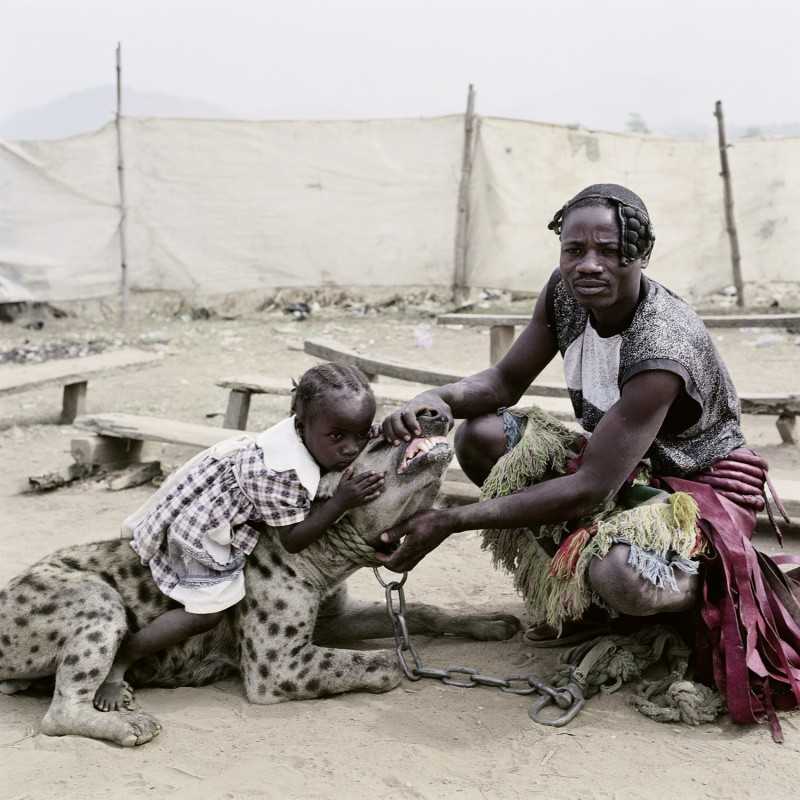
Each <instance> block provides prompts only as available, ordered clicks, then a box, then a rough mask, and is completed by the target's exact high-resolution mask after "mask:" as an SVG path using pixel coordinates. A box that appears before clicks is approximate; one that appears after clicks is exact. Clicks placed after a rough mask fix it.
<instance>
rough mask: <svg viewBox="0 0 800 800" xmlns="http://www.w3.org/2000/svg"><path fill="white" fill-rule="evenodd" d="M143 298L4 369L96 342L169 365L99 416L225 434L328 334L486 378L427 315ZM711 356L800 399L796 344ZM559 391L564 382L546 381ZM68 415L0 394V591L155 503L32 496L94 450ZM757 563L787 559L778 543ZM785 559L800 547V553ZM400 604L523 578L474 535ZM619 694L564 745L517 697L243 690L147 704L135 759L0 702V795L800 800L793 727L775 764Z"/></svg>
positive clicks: (472, 602) (431, 643)
mask: <svg viewBox="0 0 800 800" xmlns="http://www.w3.org/2000/svg"><path fill="white" fill-rule="evenodd" d="M135 301H136V304H135V307H134V309H133V313H132V318H131V320H130V322H129V325H128V326H127V328H126V329H125V331H124V332H123V331H121V330H120V329H119V328H118V327H116V325H115V323H114V322H113V320H112V319H110V318H108V319H107V318H106V317H111V316H112V315H111V312H110V311H106V312H105V313H104V308H103V307H102V306H100V305H96V304H95V305H92V304H84V305H82V306H80V307H76V308H78V310H79V311H80V314H81V315H80V316H79V317H69V318H64V319H51V318H47V319H46V322H45V326H44V328H43V329H42V330H29V329H26V328H24V327H22V325H21V324H19V323H15V324H12V325H3V326H2V327H0V352H8V351H10V350H11V349H12V348H15V347H20V346H23V345H25V346H27V347H28V348H31V347H33V348H35V347H37V346H41V345H44V344H46V343H55V342H65V341H70V342H78V343H80V342H84V343H85V342H88V341H90V340H97V339H102V340H103V344H108V345H109V346H118V345H121V344H123V343H125V344H130V345H135V346H139V347H142V348H144V349H148V350H157V351H160V352H163V354H164V359H163V362H162V363H161V364H160V365H158V366H156V367H152V368H147V369H146V370H142V371H133V372H127V373H122V374H118V375H114V376H108V377H104V378H100V379H97V380H94V381H92V382H90V386H89V398H88V404H89V410H90V411H126V412H131V413H140V414H151V415H157V416H165V417H170V418H173V419H178V420H184V421H188V422H197V423H207V424H212V425H219V424H220V423H221V414H222V412H223V411H224V408H225V400H226V398H225V392H224V391H223V390H222V389H219V388H217V387H216V386H215V385H214V383H215V381H216V380H218V379H220V378H223V377H226V376H230V375H236V374H241V373H253V372H260V373H264V374H267V375H270V376H273V377H283V378H286V380H287V382H288V381H289V379H290V378H291V377H292V376H298V375H299V374H300V373H301V372H302V371H303V370H304V369H305V368H307V367H309V366H311V365H312V364H313V363H315V362H314V360H313V359H312V358H310V357H308V356H306V355H305V354H303V353H302V352H298V350H297V349H296V348H297V347H298V346H299V345H300V344H301V342H302V339H303V338H304V337H309V336H325V337H328V338H332V339H335V340H338V341H340V342H342V343H343V344H347V345H349V346H352V347H355V348H357V349H359V350H361V351H363V352H370V353H372V354H386V355H388V356H393V357H396V358H403V359H404V360H406V361H409V362H416V363H420V364H425V365H431V366H434V365H439V366H442V367H446V368H448V369H450V370H456V369H458V370H463V371H468V370H476V369H478V368H480V367H482V366H484V365H485V364H486V362H487V359H488V338H489V337H488V334H487V332H485V331H481V330H477V329H469V328H464V329H462V330H456V329H450V328H441V327H437V326H436V325H435V321H434V320H432V319H431V318H430V317H424V316H416V317H415V316H413V315H407V314H398V313H394V314H392V313H388V312H386V313H382V314H379V315H369V314H367V315H366V316H364V315H360V314H357V313H354V312H353V311H347V312H341V311H340V312H333V311H324V310H323V311H315V313H312V314H311V316H310V318H309V319H307V320H306V321H303V322H294V321H292V320H291V319H289V318H288V317H286V316H282V315H280V314H279V313H278V314H263V313H260V314H259V313H255V312H254V311H249V312H247V313H245V314H244V315H242V316H239V317H238V318H236V319H231V320H224V319H219V318H212V319H209V320H202V319H200V320H197V319H195V320H193V319H191V317H192V314H191V311H190V310H187V309H186V308H183V309H180V310H179V312H178V315H177V316H176V315H174V314H171V313H167V312H168V311H170V310H171V307H170V306H169V305H168V304H167V305H164V304H162V305H158V304H154V303H152V302H150V301H148V302H145V299H142V298H135ZM172 310H174V309H172ZM520 310H522V308H520ZM195 316H197V315H195ZM715 339H716V341H717V344H718V346H719V348H720V350H721V351H722V353H723V355H724V357H725V359H726V361H727V363H728V365H729V367H730V369H731V372H732V374H733V377H734V380H735V382H736V384H737V386H738V387H739V388H740V390H750V391H769V390H786V388H787V385H788V384H790V383H791V384H795V385H796V383H797V380H798V375H800V369H798V367H800V347H798V337H797V336H791V335H788V334H785V333H783V332H776V331H769V330H760V331H721V332H719V333H717V334H715ZM26 340H27V345H26ZM426 344H430V347H425V346H424V345H426ZM417 345H423V346H417ZM0 368H1V367H0ZM560 377H561V376H560V364H554V365H552V366H551V368H550V369H549V370H548V372H547V374H546V375H545V378H546V379H554V380H558V379H559V378H560ZM795 388H796V386H795ZM59 405H60V392H59V390H58V389H56V388H53V387H49V388H44V389H41V390H37V391H32V392H28V393H25V394H21V395H17V396H14V397H4V398H0V453H2V463H3V469H2V472H0V498H1V499H0V508H2V526H1V527H0V583H5V581H7V580H8V579H9V578H11V577H12V576H13V575H15V574H16V573H17V572H18V571H20V570H21V569H22V568H24V567H25V566H27V565H28V564H30V563H32V562H33V561H35V560H36V559H38V558H40V557H41V556H43V555H44V554H46V553H48V552H49V551H51V550H52V549H54V548H56V547H60V546H63V545H66V544H72V543H77V542H88V541H92V540H96V539H100V538H106V537H113V536H115V535H116V534H117V531H118V528H119V523H120V520H121V519H122V518H123V517H124V516H125V514H126V513H128V512H129V511H130V510H131V509H133V508H135V507H136V506H137V505H138V504H140V503H141V502H142V500H143V499H144V498H145V497H146V496H147V494H148V491H149V489H148V488H144V487H140V488H137V489H131V490H127V491H121V492H110V491H108V490H107V489H106V488H105V487H104V486H103V485H102V484H99V483H93V482H84V483H80V484H76V485H72V486H70V487H67V488H64V489H61V490H58V491H56V492H53V493H50V494H43V495H33V494H26V493H21V489H22V488H23V487H24V486H25V484H26V479H27V476H29V475H36V474H40V473H44V472H48V471H51V470H53V469H55V468H57V467H60V466H66V465H67V464H69V463H70V457H69V443H70V439H71V438H73V437H75V436H80V435H83V434H81V433H80V432H77V431H76V430H74V429H72V428H70V427H66V426H59V425H57V424H56V423H57V412H58V410H59ZM286 405H287V403H286V398H273V399H270V398H267V397H257V398H255V399H254V402H253V408H252V411H251V416H250V427H251V428H253V429H255V428H260V427H265V426H267V425H270V424H272V423H274V422H276V421H277V420H278V419H280V418H281V417H282V416H283V415H284V414H285V412H286ZM745 429H746V434H747V436H748V439H749V441H750V442H751V444H753V445H754V446H755V447H757V448H758V449H760V450H761V452H763V453H764V454H765V455H766V456H767V458H768V459H769V460H770V462H771V464H772V469H773V472H774V473H775V474H776V475H778V476H780V477H784V478H794V479H795V480H796V479H797V475H798V465H800V453H798V449H799V448H797V447H787V446H780V445H779V444H778V442H779V438H778V435H777V432H776V431H775V428H774V425H773V421H772V420H771V419H767V418H754V417H749V418H746V420H745ZM148 451H149V453H150V454H152V455H154V457H158V458H161V459H162V462H163V463H164V465H165V467H167V468H169V467H171V466H174V465H176V464H178V463H180V461H181V460H182V459H183V458H184V457H186V456H188V455H189V454H190V453H189V451H186V450H182V449H181V448H177V447H172V446H161V445H149V446H148ZM763 546H764V548H765V549H768V550H774V549H775V546H774V545H773V544H772V543H770V542H767V541H764V543H763ZM790 548H791V549H793V550H795V551H800V541H798V540H797V539H795V540H794V541H792V542H791V543H790ZM351 591H352V593H353V594H354V595H356V596H358V597H363V598H368V599H379V598H380V596H381V595H380V591H379V588H378V586H377V584H376V582H375V580H374V578H373V576H372V574H371V573H370V572H368V571H363V572H361V573H359V574H357V575H356V576H355V577H354V578H353V579H352V580H351ZM408 599H409V600H410V601H413V600H420V601H424V602H428V603H436V604H439V605H441V606H445V607H448V608H452V609H464V610H470V611H478V610H485V611H495V610H503V611H508V612H511V613H515V614H517V615H520V616H522V614H523V609H522V605H521V603H520V600H519V598H518V597H517V596H516V594H515V592H514V591H513V588H512V586H511V582H510V579H509V578H508V577H507V576H506V575H504V574H502V573H499V572H497V571H495V570H494V569H493V568H492V566H491V563H490V559H489V557H488V556H487V554H486V553H484V552H482V551H481V549H480V546H479V538H478V534H477V533H467V534H460V535H457V536H454V537H453V538H452V539H451V540H450V541H449V542H447V543H446V544H445V545H443V546H442V547H441V548H440V549H439V550H438V551H436V552H435V553H433V554H432V555H431V556H430V557H429V558H428V559H426V560H425V561H424V562H423V563H422V564H421V565H420V566H419V567H418V568H417V569H416V570H415V571H414V573H413V575H412V576H410V578H409V583H408ZM381 644H384V645H385V644H386V643H381ZM372 645H373V643H370V646H372ZM417 646H418V649H419V651H420V653H421V655H422V657H423V659H424V661H425V662H426V663H430V664H431V665H436V666H443V665H447V664H453V663H457V664H467V665H470V666H476V667H480V668H481V670H482V671H485V672H491V673H492V674H497V675H508V674H512V673H515V672H520V671H523V672H527V671H533V672H536V673H539V674H541V675H547V674H548V673H549V671H550V670H551V668H552V666H553V664H554V658H555V656H554V655H553V654H547V655H543V654H541V653H536V654H535V653H534V652H533V651H532V650H531V649H530V648H529V647H528V646H526V645H525V643H524V642H523V641H522V640H520V639H515V640H512V641H509V642H503V643H476V642H470V641H462V640H457V639H439V640H437V639H432V638H425V637H420V638H419V639H418V641H417ZM626 695H627V693H626V692H625V691H622V692H620V693H618V694H615V695H613V696H600V697H596V698H593V699H592V700H591V701H590V702H589V704H588V706H587V708H586V709H585V710H584V711H583V713H582V714H581V715H580V717H579V718H578V719H576V720H575V721H574V722H573V723H572V724H571V725H570V726H569V727H568V728H565V729H554V728H544V727H540V726H537V725H535V724H534V723H532V722H531V721H530V720H529V719H528V716H527V713H526V712H527V701H526V700H525V699H524V698H519V697H514V696H509V695H504V694H501V693H499V692H496V691H493V690H489V689H474V690H472V691H466V690H459V689H455V688H450V687H446V686H442V685H440V684H438V683H436V682H431V681H422V682H419V683H414V684H412V683H408V682H405V683H404V684H402V686H401V687H400V688H398V689H396V690H394V691H391V692H389V693H387V694H383V695H370V694H352V695H345V696H341V697H336V698H332V699H326V700H318V701H310V702H304V703H285V704H282V705H278V706H267V707H259V706H255V705H250V704H249V703H248V702H247V701H246V700H245V699H244V697H243V694H242V690H241V686H240V684H239V683H238V682H237V681H229V682H225V683H220V684H216V685H213V686H208V687H204V688H199V689H179V690H159V689H155V690H153V689H151V690H142V691H140V692H139V701H140V703H141V704H142V706H143V707H144V708H145V709H146V710H149V711H151V712H154V713H155V714H156V715H157V716H158V717H159V719H160V721H161V722H162V724H163V732H162V733H161V735H160V736H159V737H158V738H157V739H156V740H154V741H153V742H152V743H150V744H147V745H145V746H143V747H141V748H137V749H134V750H123V749H120V748H116V747H114V746H111V745H108V744H104V743H102V742H98V741H91V740H88V739H80V738H75V737H66V738H58V739H57V738H48V737H45V736H42V735H41V734H40V733H39V732H38V731H39V724H40V721H41V718H42V716H43V714H44V712H45V710H46V707H47V698H44V697H37V696H31V695H17V696H14V697H0V749H2V755H0V777H1V778H2V780H0V798H2V799H3V800H11V799H12V798H14V799H15V800H47V799H48V798H59V799H63V798H87V799H89V798H106V797H108V798H111V797H115V798H116V797H123V798H144V797H159V798H170V797H186V796H191V797H195V798H198V799H199V798H228V799H229V800H240V799H242V800H244V798H256V797H280V798H317V797H319V798H331V797H337V798H338V797H347V798H354V799H355V800H359V799H360V798H372V797H376V796H377V797H382V798H409V797H412V798H413V797H416V798H450V797H454V798H455V797H458V798H465V799H467V798H470V799H471V798H517V797H529V796H531V795H541V796H543V797H548V798H553V799H554V800H555V799H556V798H598V800H600V799H601V798H603V799H606V798H608V799H610V798H616V799H617V800H623V798H639V797H644V796H648V797H653V798H661V797H664V798H667V797H669V798H675V797H691V798H695V797H697V798H699V797H703V798H750V797H752V798H761V797H771V798H776V800H777V799H778V798H790V797H796V796H797V791H798V788H797V787H798V781H800V715H798V714H795V715H791V714H790V715H783V717H782V724H783V727H784V733H785V737H786V742H785V744H783V745H781V746H779V745H775V744H773V743H772V741H771V739H770V736H769V733H768V731H767V730H766V729H765V728H741V727H737V726H734V725H732V724H731V723H730V722H729V721H728V720H727V719H724V720H723V721H722V722H720V723H719V724H712V725H707V726H704V727H701V728H697V729H690V728H686V727H682V726H678V725H659V724H657V723H654V722H651V721H649V720H647V719H645V718H644V717H641V716H639V715H638V714H637V712H635V711H634V710H633V709H631V708H630V707H629V706H628V705H627V702H626Z"/></svg>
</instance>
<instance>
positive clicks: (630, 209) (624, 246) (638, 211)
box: [547, 183, 656, 264]
mask: <svg viewBox="0 0 800 800" xmlns="http://www.w3.org/2000/svg"><path fill="white" fill-rule="evenodd" d="M592 205H603V206H608V207H609V208H614V209H616V212H617V218H618V219H619V230H620V237H619V246H620V260H621V261H622V263H623V264H630V263H631V262H633V261H636V260H637V259H642V260H643V261H645V262H647V261H648V259H649V258H650V254H651V253H652V252H653V245H654V244H655V241H656V234H655V230H654V229H653V223H652V222H651V220H650V214H649V213H648V211H647V206H645V204H644V202H643V200H642V198H641V197H639V195H638V194H635V193H634V192H632V191H631V190H630V189H626V188H625V187H624V186H619V185H618V184H616V183H596V184H594V185H593V186H588V187H587V188H586V189H584V190H583V191H582V192H579V193H578V194H576V195H575V197H573V198H572V200H570V201H569V202H568V203H566V205H564V206H562V207H561V208H559V209H558V211H556V213H555V216H554V217H553V219H552V220H551V221H550V222H549V223H548V225H547V227H548V228H549V229H550V230H551V231H553V232H554V233H555V234H556V236H561V229H562V227H563V225H564V219H565V217H566V215H567V212H569V211H570V210H572V209H573V208H577V207H580V206H592Z"/></svg>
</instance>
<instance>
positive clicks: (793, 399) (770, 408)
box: [739, 392, 800, 414]
mask: <svg viewBox="0 0 800 800" xmlns="http://www.w3.org/2000/svg"><path fill="white" fill-rule="evenodd" d="M739 403H740V405H741V407H742V414H784V413H786V414H800V392H794V393H791V394H775V393H773V392H748V393H747V394H743V395H739Z"/></svg>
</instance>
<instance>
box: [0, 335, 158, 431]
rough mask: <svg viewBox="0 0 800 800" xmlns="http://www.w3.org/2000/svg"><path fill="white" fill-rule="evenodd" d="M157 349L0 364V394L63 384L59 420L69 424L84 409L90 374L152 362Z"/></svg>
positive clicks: (103, 373) (153, 362) (129, 349)
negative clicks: (31, 362) (152, 351)
mask: <svg viewBox="0 0 800 800" xmlns="http://www.w3.org/2000/svg"><path fill="white" fill-rule="evenodd" d="M161 358H162V356H161V354H159V353H147V352H145V351H143V350H134V349H132V348H128V349H124V350H115V351H113V352H109V353H99V354H97V355H92V356H83V357H82V358H62V359H57V360H53V361H45V362H44V363H42V364H20V365H17V364H14V365H10V366H2V367H0V397H2V396H3V395H12V394H18V393H19V392H26V391H28V390H29V389H38V388H39V387H41V386H48V385H50V384H55V385H57V386H63V387H64V391H63V397H62V402H61V423H62V424H64V425H68V424H69V423H71V422H72V421H73V420H74V419H75V417H76V416H78V415H79V414H83V413H84V411H85V410H86V391H87V386H88V382H89V378H91V377H94V376H97V375H105V374H108V373H112V372H118V371H120V370H125V369H131V368H133V367H144V366H148V365H151V364H155V363H156V362H158V361H160V360H161Z"/></svg>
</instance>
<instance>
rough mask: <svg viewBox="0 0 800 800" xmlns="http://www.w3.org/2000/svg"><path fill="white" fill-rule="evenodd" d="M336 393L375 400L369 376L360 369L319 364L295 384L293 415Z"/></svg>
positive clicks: (293, 390) (345, 365) (340, 365)
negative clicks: (360, 395)
mask: <svg viewBox="0 0 800 800" xmlns="http://www.w3.org/2000/svg"><path fill="white" fill-rule="evenodd" d="M293 383H294V382H293ZM335 391H351V392H352V393H353V394H361V393H364V394H366V395H368V396H369V397H371V398H373V400H374V399H375V396H374V394H373V393H372V387H371V386H370V385H369V381H368V380H367V376H366V375H365V374H364V373H363V372H362V371H361V370H360V369H359V368H358V367H351V366H349V365H347V364H333V363H325V364H319V365H318V366H316V367H312V368H311V369H309V370H306V372H304V373H303V375H302V376H301V378H300V381H299V382H298V383H295V384H294V388H293V389H292V408H291V411H292V414H296V413H297V411H298V409H300V410H302V411H308V410H309V409H310V408H311V407H313V406H314V405H315V404H316V403H318V402H319V401H320V400H321V399H322V398H323V397H324V396H325V395H326V394H327V393H328V392H335Z"/></svg>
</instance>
